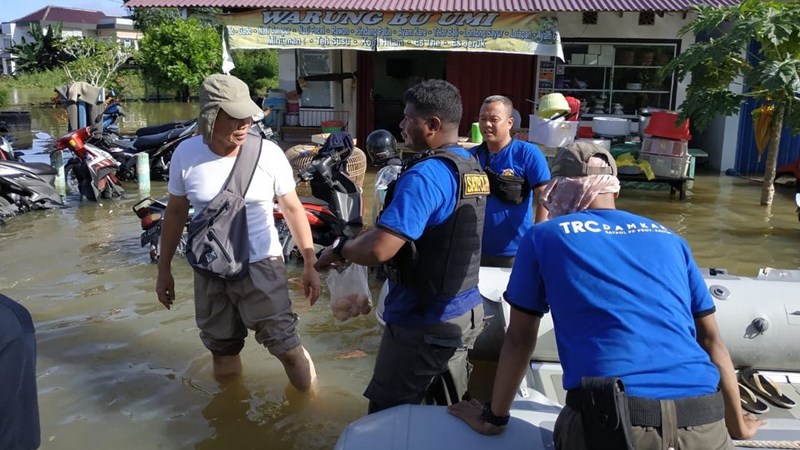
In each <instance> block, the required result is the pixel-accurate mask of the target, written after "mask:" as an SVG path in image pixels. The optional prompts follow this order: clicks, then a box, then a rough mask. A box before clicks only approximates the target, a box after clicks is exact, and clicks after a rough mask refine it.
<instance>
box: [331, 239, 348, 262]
mask: <svg viewBox="0 0 800 450" xmlns="http://www.w3.org/2000/svg"><path fill="white" fill-rule="evenodd" d="M345 242H347V236H341V237H338V238H336V240H335V241H333V254H334V255H336V256H338V257H339V258H341V259H344V256H342V248H344V244H345Z"/></svg>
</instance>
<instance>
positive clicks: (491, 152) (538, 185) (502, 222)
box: [471, 95, 550, 267]
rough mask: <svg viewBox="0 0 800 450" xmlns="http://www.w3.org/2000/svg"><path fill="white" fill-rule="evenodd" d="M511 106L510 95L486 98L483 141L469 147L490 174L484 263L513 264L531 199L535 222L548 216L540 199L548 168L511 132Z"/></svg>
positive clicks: (532, 148) (529, 220)
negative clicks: (534, 206) (490, 192)
mask: <svg viewBox="0 0 800 450" xmlns="http://www.w3.org/2000/svg"><path fill="white" fill-rule="evenodd" d="M513 111H514V105H513V104H512V103H511V100H509V98H508V97H504V96H502V95H492V96H490V97H487V98H486V99H485V100H484V101H483V104H482V105H481V110H480V116H479V119H478V123H479V125H480V129H481V134H482V135H483V143H482V144H481V145H478V146H477V147H473V148H472V149H471V152H472V153H473V154H475V155H476V156H477V157H478V161H480V163H481V167H482V168H483V169H484V170H485V171H486V175H488V176H489V183H490V185H491V191H492V195H490V196H489V200H488V202H487V203H486V219H485V226H484V228H483V244H482V245H483V247H482V250H481V265H482V266H491V267H511V266H512V265H513V264H514V256H516V254H517V248H518V247H519V243H520V241H521V240H522V236H523V235H524V234H525V232H526V231H528V228H530V227H531V226H533V224H534V214H533V210H534V208H533V205H534V203H536V216H535V222H536V223H538V222H541V221H543V220H545V219H547V210H545V209H544V208H543V207H542V205H541V204H539V202H538V199H539V198H540V196H541V192H542V189H543V188H544V185H545V183H547V182H548V181H549V180H550V169H549V168H548V167H547V161H546V160H545V158H544V154H542V152H541V151H540V150H539V148H538V147H536V146H535V145H534V144H531V143H529V142H524V141H520V140H517V139H514V138H512V137H511V129H512V128H514V127H515V126H516V127H518V126H519V124H516V123H514V119H513ZM531 190H533V191H531ZM531 192H533V194H534V195H531ZM534 197H535V198H534Z"/></svg>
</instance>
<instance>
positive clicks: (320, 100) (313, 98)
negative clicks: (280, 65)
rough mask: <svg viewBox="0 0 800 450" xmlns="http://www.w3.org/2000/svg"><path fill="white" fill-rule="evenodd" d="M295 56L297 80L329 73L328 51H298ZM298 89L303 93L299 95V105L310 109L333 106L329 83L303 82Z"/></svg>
mask: <svg viewBox="0 0 800 450" xmlns="http://www.w3.org/2000/svg"><path fill="white" fill-rule="evenodd" d="M295 55H296V63H297V77H298V78H303V77H306V76H309V75H322V74H328V73H331V67H332V64H331V57H330V55H331V54H330V52H329V51H327V50H304V49H299V50H297V53H296V54H295ZM300 87H301V89H302V91H303V93H302V94H301V95H300V105H302V106H304V107H310V108H330V107H332V106H333V105H332V103H331V90H332V88H331V82H330V81H305V82H304V83H303V84H301V86H300Z"/></svg>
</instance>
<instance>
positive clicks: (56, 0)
mask: <svg viewBox="0 0 800 450" xmlns="http://www.w3.org/2000/svg"><path fill="white" fill-rule="evenodd" d="M2 3H3V6H2V7H0V22H10V21H12V20H16V19H19V18H21V17H24V16H27V15H28V14H30V13H32V12H34V11H37V10H39V9H41V8H44V7H45V6H63V7H67V8H78V9H89V10H92V11H103V12H104V13H106V14H108V15H110V16H125V15H128V13H127V10H126V9H125V8H123V7H122V0H26V1H19V0H2Z"/></svg>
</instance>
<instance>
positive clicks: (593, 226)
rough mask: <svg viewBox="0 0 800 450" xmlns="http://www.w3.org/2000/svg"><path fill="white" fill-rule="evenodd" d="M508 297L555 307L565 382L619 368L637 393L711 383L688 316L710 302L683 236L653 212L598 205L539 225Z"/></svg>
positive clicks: (673, 393)
mask: <svg viewBox="0 0 800 450" xmlns="http://www.w3.org/2000/svg"><path fill="white" fill-rule="evenodd" d="M506 300H507V301H508V302H509V303H510V304H511V305H512V306H513V307H515V308H517V309H519V310H522V311H526V312H529V313H533V314H543V313H546V312H547V311H548V310H549V309H552V311H553V324H554V328H555V335H556V343H557V346H558V354H559V358H560V360H561V366H562V367H563V369H564V380H563V385H564V389H574V388H578V387H580V380H581V377H582V376H617V377H620V378H621V379H622V381H623V383H625V388H626V391H627V392H628V393H629V394H630V395H633V396H639V397H648V398H658V399H664V398H669V399H675V398H683V397H690V396H697V395H704V394H710V393H713V392H716V390H717V385H718V383H719V371H718V370H717V368H716V366H714V365H713V363H712V362H711V359H710V357H709V356H708V354H707V353H706V352H705V351H704V350H703V348H702V347H700V344H698V343H697V341H696V338H697V329H696V328H695V323H694V320H695V318H700V317H703V316H704V315H707V314H711V313H713V312H714V311H715V308H714V302H713V300H712V299H711V296H710V295H709V293H708V289H707V288H706V284H705V281H704V280H703V276H702V274H701V273H700V270H699V269H698V268H697V264H696V263H695V262H694V259H693V258H692V255H691V252H690V250H689V247H688V245H687V244H686V242H685V241H684V240H683V238H681V237H680V236H678V235H676V234H674V233H673V232H672V231H670V230H669V229H667V228H665V227H663V226H662V225H659V224H658V223H655V222H653V221H652V220H650V219H647V218H645V217H641V216H637V215H634V214H631V213H628V212H625V211H619V210H613V209H605V210H601V209H595V210H587V211H581V212H578V213H574V214H567V215H564V216H561V217H558V218H555V219H551V220H549V221H547V222H542V223H540V224H537V225H535V226H534V227H532V228H531V229H530V230H529V231H528V233H527V234H526V235H525V237H524V238H523V240H522V243H521V245H520V248H519V253H518V254H517V259H516V261H515V263H514V269H513V271H512V273H511V278H510V280H509V282H508V290H507V291H506Z"/></svg>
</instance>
